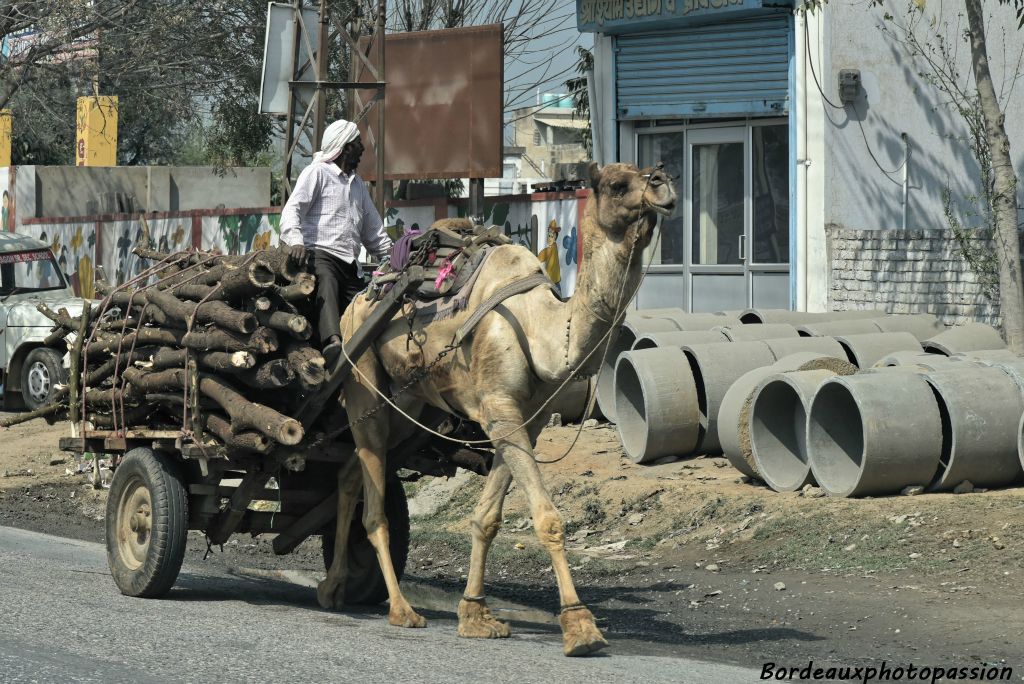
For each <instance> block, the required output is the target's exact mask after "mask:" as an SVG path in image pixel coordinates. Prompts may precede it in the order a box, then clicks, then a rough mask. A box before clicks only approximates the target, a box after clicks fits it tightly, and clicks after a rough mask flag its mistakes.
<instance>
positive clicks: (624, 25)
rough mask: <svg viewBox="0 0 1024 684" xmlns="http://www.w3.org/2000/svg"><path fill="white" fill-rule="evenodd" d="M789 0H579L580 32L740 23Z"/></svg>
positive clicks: (577, 15)
mask: <svg viewBox="0 0 1024 684" xmlns="http://www.w3.org/2000/svg"><path fill="white" fill-rule="evenodd" d="M791 5H792V2H789V1H788V0H781V1H774V2H773V1H772V0H576V27H577V28H578V29H579V30H580V31H581V32H584V33H586V32H590V33H621V32H624V31H633V30H637V29H643V30H650V29H651V28H653V27H654V26H653V25H655V24H657V25H658V26H663V27H666V28H667V27H669V26H672V25H686V24H698V23H702V22H703V23H706V22H708V21H726V20H729V19H739V18H742V17H745V16H748V15H750V14H752V13H756V12H757V11H758V10H761V9H762V8H763V7H766V6H768V7H781V6H791Z"/></svg>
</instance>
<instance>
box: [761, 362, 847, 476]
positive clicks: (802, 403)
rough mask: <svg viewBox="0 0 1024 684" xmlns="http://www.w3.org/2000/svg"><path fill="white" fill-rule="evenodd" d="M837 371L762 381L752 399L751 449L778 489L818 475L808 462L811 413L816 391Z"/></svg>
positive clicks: (806, 372)
mask: <svg viewBox="0 0 1024 684" xmlns="http://www.w3.org/2000/svg"><path fill="white" fill-rule="evenodd" d="M834 376H835V373H833V372H832V371H830V370H804V371H797V372H795V373H777V374H774V375H771V376H769V377H768V378H766V379H765V380H764V381H762V382H761V383H760V384H759V385H758V387H757V388H755V390H754V395H753V397H752V398H751V400H750V415H749V418H748V420H749V424H748V429H749V433H750V452H751V455H752V456H753V459H754V463H755V464H756V466H757V470H758V472H760V473H761V479H762V480H764V482H765V484H767V485H768V486H769V487H771V488H772V489H774V490H775V491H777V492H795V491H797V490H798V489H800V488H801V487H803V486H804V485H806V484H810V483H811V482H812V481H813V480H814V478H813V476H812V475H811V466H810V465H809V464H808V463H807V443H806V439H807V413H808V411H809V410H810V406H811V399H812V398H814V393H815V392H816V391H817V390H818V387H819V386H821V383H823V382H825V381H826V380H828V379H829V378H831V377H834Z"/></svg>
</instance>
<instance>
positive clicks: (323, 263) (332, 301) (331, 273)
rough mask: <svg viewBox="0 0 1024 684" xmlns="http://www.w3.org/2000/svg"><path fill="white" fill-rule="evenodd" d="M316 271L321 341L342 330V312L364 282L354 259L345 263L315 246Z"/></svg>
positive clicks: (317, 313)
mask: <svg viewBox="0 0 1024 684" xmlns="http://www.w3.org/2000/svg"><path fill="white" fill-rule="evenodd" d="M313 273H314V274H315V275H316V312H315V313H316V319H317V323H316V325H317V332H318V334H319V335H320V343H321V344H326V343H327V338H329V337H330V336H331V335H340V334H341V314H342V313H343V312H344V311H345V309H346V308H347V307H348V305H349V304H350V303H351V302H352V299H353V298H354V297H355V296H356V295H357V294H359V293H360V292H362V291H363V289H364V287H365V285H364V284H363V280H362V278H360V277H359V271H358V269H357V267H356V263H355V262H354V261H353V262H352V263H351V264H346V263H345V262H344V261H342V260H341V259H339V258H338V257H336V256H334V255H332V254H328V253H327V252H325V251H323V250H320V249H317V250H314V252H313Z"/></svg>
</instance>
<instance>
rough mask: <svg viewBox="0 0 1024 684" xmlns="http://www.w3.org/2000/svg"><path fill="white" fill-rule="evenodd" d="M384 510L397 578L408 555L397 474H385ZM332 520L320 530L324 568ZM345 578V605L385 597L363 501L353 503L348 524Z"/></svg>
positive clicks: (406, 513)
mask: <svg viewBox="0 0 1024 684" xmlns="http://www.w3.org/2000/svg"><path fill="white" fill-rule="evenodd" d="M384 514H385V515H386V516H387V518H388V539H389V542H390V543H389V544H388V546H389V547H390V548H391V562H392V563H393V564H394V567H395V575H396V576H397V577H398V579H399V580H401V579H402V575H403V574H404V573H405V563H406V561H407V560H408V558H409V503H408V501H407V500H406V498H405V487H403V486H402V483H401V481H400V480H398V479H397V478H389V479H388V481H387V484H386V485H385V487H384ZM334 531H335V522H331V524H330V525H329V526H328V529H325V530H324V534H323V537H322V539H323V555H324V568H325V569H328V568H330V567H331V562H332V561H333V560H334ZM347 558H348V578H347V580H346V582H345V603H346V604H348V605H353V606H356V605H364V606H372V605H377V604H379V603H383V602H384V601H386V600H387V598H388V588H387V585H386V584H385V583H384V574H383V573H382V572H381V570H380V563H379V562H378V561H377V552H376V550H374V548H373V544H371V543H370V540H369V539H368V538H367V536H366V528H364V527H363V502H362V501H360V502H359V503H358V504H356V509H355V512H354V513H353V515H352V528H351V529H350V530H349V537H348V555H347Z"/></svg>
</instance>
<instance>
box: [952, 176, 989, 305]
mask: <svg viewBox="0 0 1024 684" xmlns="http://www.w3.org/2000/svg"><path fill="white" fill-rule="evenodd" d="M985 194H986V195H987V196H988V198H987V199H984V200H981V201H980V202H979V198H977V197H974V196H972V197H968V198H967V203H968V205H967V209H966V215H967V217H969V218H979V219H981V223H980V225H978V224H975V225H972V226H965V225H963V223H962V222H961V220H960V217H959V216H958V214H957V211H956V209H955V208H954V206H953V193H952V191H951V190H950V189H949V186H948V185H947V186H946V187H944V188H943V189H942V212H943V214H945V216H946V223H947V224H948V225H949V229H950V231H951V232H952V233H953V237H954V239H956V242H957V246H958V248H959V249H960V255H961V256H962V257H963V258H964V261H966V262H967V265H968V266H969V267H970V269H971V270H972V271H974V272H975V273H976V274H977V276H978V282H979V284H980V285H981V287H982V294H984V295H985V298H986V299H988V300H989V301H993V302H998V301H999V258H998V257H997V256H996V253H995V251H994V250H993V249H992V248H991V246H990V245H988V244H987V240H985V241H979V240H978V238H979V237H981V238H991V236H992V234H993V230H994V224H993V221H994V219H993V213H992V210H991V205H990V204H989V201H988V200H989V199H990V197H991V194H992V193H991V192H988V193H985ZM979 203H980V204H981V205H982V209H981V210H980V211H979V210H978V208H977V206H978V204H979Z"/></svg>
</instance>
